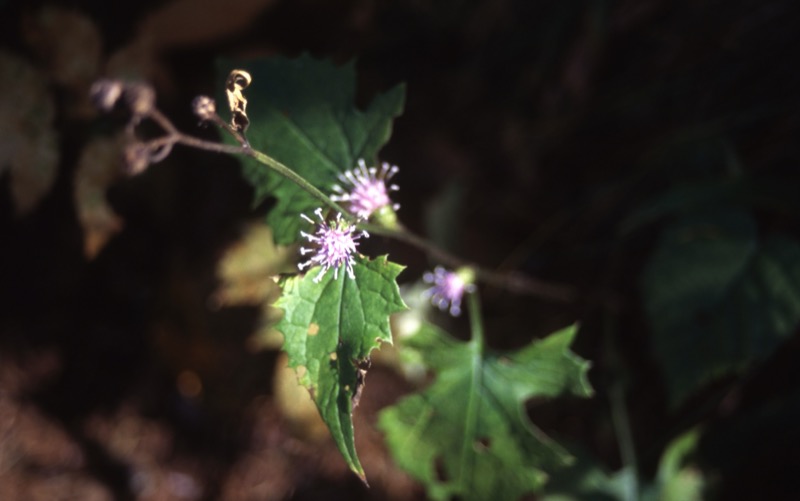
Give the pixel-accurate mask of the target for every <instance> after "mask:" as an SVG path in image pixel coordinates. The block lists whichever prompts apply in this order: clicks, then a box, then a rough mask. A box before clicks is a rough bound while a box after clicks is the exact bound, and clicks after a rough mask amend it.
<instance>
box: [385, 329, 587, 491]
mask: <svg viewBox="0 0 800 501" xmlns="http://www.w3.org/2000/svg"><path fill="white" fill-rule="evenodd" d="M575 332H576V328H575V327H574V326H572V327H568V328H566V329H563V330H561V331H559V332H557V333H555V334H552V335H551V336H549V337H547V338H545V339H542V340H539V341H535V342H533V343H531V344H529V345H528V346H526V347H524V348H522V349H520V350H517V351H513V352H506V353H495V352H491V351H484V350H482V348H481V345H480V344H479V343H478V342H476V341H472V342H469V343H464V342H460V341H457V340H455V339H453V338H451V337H449V336H447V335H446V334H444V333H442V332H441V331H439V330H438V329H436V328H435V327H433V326H430V325H426V326H425V327H423V328H422V329H421V330H420V331H419V332H418V333H417V334H415V335H414V336H413V337H412V338H410V339H409V340H408V341H406V342H405V343H404V349H415V350H418V351H419V352H420V353H421V354H422V356H423V358H424V360H425V362H426V364H427V365H428V366H429V367H431V368H433V370H434V371H435V372H436V379H435V381H434V382H433V383H432V384H431V385H430V386H429V387H428V388H426V389H425V390H424V391H423V392H421V393H418V394H414V395H411V396H409V397H406V398H404V399H403V400H401V401H400V402H399V403H398V404H397V405H395V406H393V407H390V408H388V409H386V410H384V411H383V412H382V413H381V415H380V418H379V426H380V427H381V429H382V430H383V431H384V432H385V433H386V436H387V441H388V444H389V447H390V449H391V452H392V455H393V456H394V458H395V461H397V463H398V464H399V465H400V466H401V467H402V468H404V469H405V470H407V471H408V472H410V473H411V474H412V475H413V476H414V477H415V478H417V479H418V480H420V481H421V482H422V483H423V484H425V486H426V487H427V489H428V494H429V496H430V497H431V498H433V499H449V498H451V497H453V496H457V497H458V498H459V499H464V500H470V499H474V500H485V499H508V500H513V499H516V498H518V497H519V496H521V495H523V494H525V493H528V492H532V491H535V490H537V489H539V488H541V486H542V485H543V484H544V482H545V480H546V477H547V475H546V474H545V473H544V471H543V470H544V469H546V468H554V467H557V466H561V465H564V464H566V463H567V462H568V461H569V459H570V456H569V454H567V452H566V451H565V450H564V449H562V448H561V447H560V446H559V445H558V444H556V443H555V442H553V441H552V440H550V439H549V438H548V437H546V436H545V435H544V434H543V433H542V432H541V431H540V430H538V429H537V428H536V427H535V426H533V424H532V423H531V422H530V420H529V419H528V416H527V413H526V411H525V405H524V404H525V401H526V400H528V399H530V398H532V397H537V396H538V397H554V396H557V395H560V394H562V393H564V392H572V393H573V394H576V395H579V396H589V395H591V393H592V389H591V387H590V386H589V383H588V381H587V379H586V371H587V370H588V367H589V363H588V362H586V361H584V360H582V359H581V358H579V357H577V356H576V355H575V354H573V353H572V352H570V351H569V346H570V344H571V342H572V339H573V338H574V336H575Z"/></svg>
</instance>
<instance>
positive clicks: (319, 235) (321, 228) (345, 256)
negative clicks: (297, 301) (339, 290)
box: [297, 209, 369, 282]
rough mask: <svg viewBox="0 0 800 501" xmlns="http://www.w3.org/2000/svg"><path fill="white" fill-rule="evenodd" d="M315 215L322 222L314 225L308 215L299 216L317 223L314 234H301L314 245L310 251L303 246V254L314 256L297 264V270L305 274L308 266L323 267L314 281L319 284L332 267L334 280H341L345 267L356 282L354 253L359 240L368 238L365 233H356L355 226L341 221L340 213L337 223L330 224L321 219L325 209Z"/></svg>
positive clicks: (301, 252)
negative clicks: (342, 267)
mask: <svg viewBox="0 0 800 501" xmlns="http://www.w3.org/2000/svg"><path fill="white" fill-rule="evenodd" d="M314 214H316V215H317V217H318V218H319V220H320V222H319V223H315V222H314V220H312V219H311V218H309V217H307V216H306V215H305V214H300V216H301V217H302V218H303V219H305V220H306V221H308V222H309V223H311V224H316V225H317V231H316V232H315V233H314V234H313V235H312V234H310V233H306V232H305V231H301V232H300V234H301V235H302V236H303V237H305V238H306V239H307V240H308V241H309V242H311V244H312V246H311V247H310V248H306V247H301V248H300V254H302V255H303V256H305V255H306V254H309V253H315V254H314V255H313V256H312V257H311V259H309V260H308V261H306V262H304V263H300V264H298V265H297V268H298V269H300V270H301V271H302V270H303V268H306V267H312V266H322V271H320V272H319V275H317V276H316V277H315V278H314V282H319V281H320V280H322V277H323V276H324V275H325V273H326V272H327V271H328V269H330V268H333V278H334V279H336V278H339V268H340V267H341V266H342V265H344V267H345V269H346V270H347V274H348V275H349V276H350V278H352V279H355V275H354V274H353V253H354V252H356V246H357V245H358V239H360V238H361V237H368V236H369V235H368V234H367V232H366V231H362V232H359V233H356V227H355V225H353V224H350V223H348V222H347V221H344V220H342V215H341V214H338V213H337V214H336V220H335V221H333V222H332V223H330V224H329V223H328V222H326V221H325V218H323V217H322V209H317V210H315V211H314Z"/></svg>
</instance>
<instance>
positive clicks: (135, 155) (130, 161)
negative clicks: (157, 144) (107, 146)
mask: <svg viewBox="0 0 800 501" xmlns="http://www.w3.org/2000/svg"><path fill="white" fill-rule="evenodd" d="M123 155H124V157H125V167H126V168H125V170H126V172H127V173H128V174H129V175H131V176H135V175H137V174H141V173H142V172H144V171H145V170H146V169H147V167H148V166H149V165H150V162H151V158H150V157H151V155H150V148H149V147H148V146H147V145H145V144H144V143H131V144H129V145H127V146H125V152H124V154H123Z"/></svg>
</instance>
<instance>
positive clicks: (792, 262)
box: [642, 209, 800, 403]
mask: <svg viewBox="0 0 800 501" xmlns="http://www.w3.org/2000/svg"><path fill="white" fill-rule="evenodd" d="M642 287H643V292H644V301H645V307H646V309H647V314H648V316H649V319H650V323H651V326H652V331H653V349H654V354H655V357H656V358H657V359H658V361H659V362H660V364H661V367H662V370H663V372H664V375H665V378H666V383H667V387H668V389H669V391H670V395H671V397H672V400H673V402H674V403H677V402H679V401H680V400H681V399H682V398H683V397H685V396H686V395H687V394H689V393H691V392H692V391H693V390H695V389H697V388H698V386H699V385H702V384H703V383H707V382H708V381H709V380H711V379H712V378H714V377H717V376H720V375H723V374H726V373H730V372H732V371H736V370H739V369H742V368H744V367H746V366H748V365H749V364H751V363H753V362H756V361H759V360H763V359H764V358H765V357H766V356H768V355H769V354H770V353H772V352H773V350H774V349H775V348H776V347H777V346H778V345H779V344H780V343H781V342H782V341H783V340H785V339H786V338H787V337H788V336H790V335H791V334H792V332H794V329H795V328H796V326H797V324H798V322H800V244H798V242H797V241H796V240H793V239H790V238H788V237H783V236H768V237H766V238H760V237H759V235H758V231H757V228H756V223H755V220H754V218H753V217H752V216H751V215H750V214H749V213H747V212H744V211H740V210H732V209H729V210H719V211H716V212H712V213H706V214H702V215H696V216H694V217H690V218H686V219H683V220H680V221H678V222H676V223H674V224H673V225H671V226H670V227H668V228H667V229H665V230H664V233H663V234H662V236H661V239H660V241H659V244H658V247H657V249H656V251H655V252H654V254H653V256H652V257H651V258H650V260H649V262H648V263H647V265H646V267H645V270H644V273H643V275H642Z"/></svg>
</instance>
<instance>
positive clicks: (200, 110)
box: [192, 96, 217, 120]
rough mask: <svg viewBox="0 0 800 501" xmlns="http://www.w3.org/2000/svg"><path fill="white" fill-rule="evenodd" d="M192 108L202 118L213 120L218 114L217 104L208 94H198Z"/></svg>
mask: <svg viewBox="0 0 800 501" xmlns="http://www.w3.org/2000/svg"><path fill="white" fill-rule="evenodd" d="M192 110H193V111H194V114H195V115H197V117H198V118H200V120H212V119H213V118H214V116H215V115H216V114H217V105H216V103H214V100H213V99H211V98H210V97H208V96H197V97H196V98H194V101H192Z"/></svg>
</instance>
